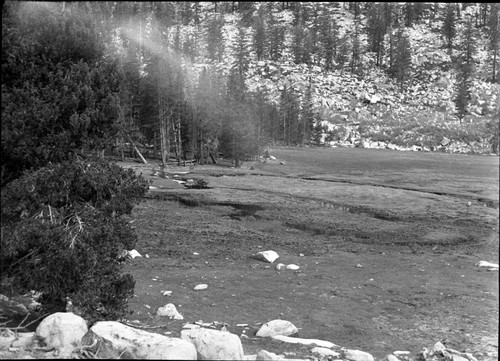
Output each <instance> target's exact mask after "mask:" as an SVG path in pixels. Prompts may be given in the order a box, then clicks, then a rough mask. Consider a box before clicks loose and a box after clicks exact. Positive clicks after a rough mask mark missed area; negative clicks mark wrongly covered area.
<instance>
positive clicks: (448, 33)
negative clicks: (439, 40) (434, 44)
mask: <svg viewBox="0 0 500 361" xmlns="http://www.w3.org/2000/svg"><path fill="white" fill-rule="evenodd" d="M455 8H456V5H455V4H453V3H448V4H446V8H445V16H444V21H443V33H444V36H445V38H446V43H447V46H448V51H449V52H450V53H451V50H452V47H453V39H454V38H455V22H456V18H455Z"/></svg>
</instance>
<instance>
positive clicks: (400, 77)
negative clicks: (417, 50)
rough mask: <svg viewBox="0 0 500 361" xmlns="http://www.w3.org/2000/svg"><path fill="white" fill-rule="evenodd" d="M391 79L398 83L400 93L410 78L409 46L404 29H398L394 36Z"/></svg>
mask: <svg viewBox="0 0 500 361" xmlns="http://www.w3.org/2000/svg"><path fill="white" fill-rule="evenodd" d="M390 72H391V74H392V75H393V77H394V78H395V79H396V80H397V81H398V83H399V86H400V91H401V92H403V89H404V85H405V83H406V82H407V80H408V79H409V77H410V72H411V44H410V39H409V37H408V34H406V31H405V28H404V27H401V26H400V27H399V28H398V31H397V34H396V47H395V56H394V63H393V65H392V68H391V69H390Z"/></svg>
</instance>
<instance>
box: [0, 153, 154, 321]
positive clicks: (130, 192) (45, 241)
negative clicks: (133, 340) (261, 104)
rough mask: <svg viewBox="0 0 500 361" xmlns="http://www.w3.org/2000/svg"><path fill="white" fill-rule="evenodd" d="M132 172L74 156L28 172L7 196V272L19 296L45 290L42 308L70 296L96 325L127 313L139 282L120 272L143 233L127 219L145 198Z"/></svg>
mask: <svg viewBox="0 0 500 361" xmlns="http://www.w3.org/2000/svg"><path fill="white" fill-rule="evenodd" d="M147 188H148V183H147V181H146V180H144V178H142V177H141V176H136V175H135V173H134V172H133V170H131V169H129V170H124V169H122V168H120V167H119V166H117V165H116V164H110V163H107V162H105V161H104V160H94V161H85V160H82V159H80V158H75V159H74V160H73V161H66V162H63V163H59V164H56V165H48V166H46V167H43V168H40V169H39V170H37V171H36V172H33V173H28V172H25V173H24V174H23V176H21V177H20V178H18V179H16V180H14V181H12V182H10V183H9V184H8V185H7V186H6V187H5V188H4V190H3V191H2V196H1V204H2V211H1V212H2V226H1V232H2V234H1V236H2V237H1V246H2V247H1V250H0V261H1V262H0V267H1V271H2V277H9V278H11V279H13V281H14V282H13V284H14V287H15V289H16V290H17V291H19V292H26V291H29V290H36V291H39V292H42V294H43V296H42V299H41V303H42V308H43V310H44V311H47V312H55V311H63V310H64V307H65V305H66V297H70V298H71V299H72V302H73V304H74V305H75V306H76V307H78V308H79V309H80V310H81V311H82V316H83V317H85V318H86V319H87V320H90V321H91V322H93V321H96V320H100V319H116V318H119V317H121V316H123V315H124V314H125V312H126V303H127V298H128V297H130V296H131V295H132V294H133V289H134V280H133V278H132V276H130V275H123V274H121V273H120V271H121V265H120V262H119V260H118V257H119V254H120V252H121V251H123V249H131V248H133V247H134V245H135V242H136V240H137V235H136V234H135V232H134V231H133V229H131V228H130V226H129V224H128V223H127V222H126V221H125V220H124V219H123V217H121V216H122V215H124V214H130V213H131V211H132V208H133V203H134V202H136V201H138V200H139V199H140V198H141V197H142V196H143V195H144V193H145V192H146V190H147Z"/></svg>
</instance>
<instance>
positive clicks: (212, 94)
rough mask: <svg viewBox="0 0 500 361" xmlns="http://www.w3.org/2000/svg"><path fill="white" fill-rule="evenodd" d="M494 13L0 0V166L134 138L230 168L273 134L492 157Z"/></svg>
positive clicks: (405, 7)
mask: <svg viewBox="0 0 500 361" xmlns="http://www.w3.org/2000/svg"><path fill="white" fill-rule="evenodd" d="M499 11H500V5H498V4H495V3H390V2H389V3H385V2H383V3H371V2H351V3H339V2H234V1H233V2H217V1H213V2H111V1H104V2H83V1H82V2H58V3H52V2H50V3H43V2H6V4H5V5H4V7H3V9H2V20H3V21H2V153H3V154H2V172H4V170H5V171H6V169H7V168H9V167H10V168H12V166H14V165H15V167H16V168H18V169H28V168H30V167H32V166H33V165H34V164H37V163H39V162H42V163H45V162H46V161H47V160H51V161H61V160H64V159H66V158H67V154H70V153H74V152H76V151H78V150H80V149H82V148H86V149H93V150H102V149H104V148H106V147H110V146H118V145H120V144H124V143H129V142H135V143H137V144H144V145H146V144H147V145H151V146H152V147H154V148H155V149H158V150H160V149H161V150H162V159H163V162H164V163H165V162H166V161H167V160H168V159H169V157H175V158H177V159H179V160H180V159H181V158H184V157H187V158H193V157H194V158H196V159H198V160H199V161H200V162H202V161H203V160H205V161H206V159H207V154H208V153H207V152H210V151H217V152H219V153H221V154H223V155H225V156H227V157H231V158H233V159H234V160H235V162H236V165H238V162H239V160H240V159H243V158H246V157H249V156H252V155H255V154H256V153H257V152H258V151H259V150H260V149H261V147H262V146H265V145H267V144H283V145H314V144H330V145H340V146H353V147H354V146H366V147H377V146H379V147H393V148H394V149H399V148H404V147H406V148H408V147H412V146H413V147H415V146H417V147H419V149H426V150H427V149H428V150H436V149H444V148H443V147H444V146H447V148H446V150H449V151H454V150H458V151H460V150H463V151H468V152H479V153H487V152H498V118H499V99H500V98H499V95H500V91H499V82H500V80H499V75H498V67H499V59H498V58H499V56H498V48H499V28H498V19H499ZM453 145H455V148H453V147H452V146H453ZM2 177H4V176H2Z"/></svg>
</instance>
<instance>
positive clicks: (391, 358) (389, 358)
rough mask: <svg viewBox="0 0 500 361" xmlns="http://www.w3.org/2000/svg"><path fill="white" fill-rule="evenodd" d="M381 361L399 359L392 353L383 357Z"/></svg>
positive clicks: (395, 360)
mask: <svg viewBox="0 0 500 361" xmlns="http://www.w3.org/2000/svg"><path fill="white" fill-rule="evenodd" d="M383 361H399V359H398V358H397V357H396V356H394V355H387V356H385V357H384V358H383Z"/></svg>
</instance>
